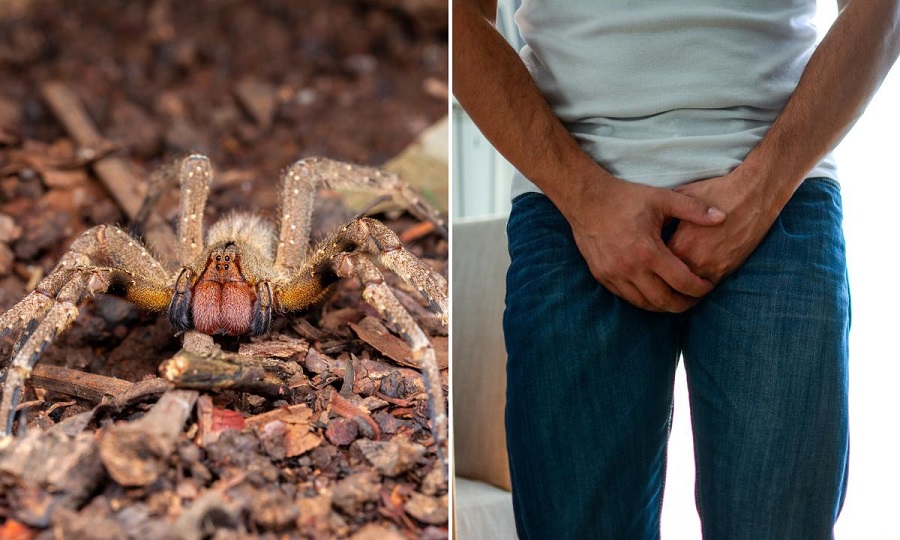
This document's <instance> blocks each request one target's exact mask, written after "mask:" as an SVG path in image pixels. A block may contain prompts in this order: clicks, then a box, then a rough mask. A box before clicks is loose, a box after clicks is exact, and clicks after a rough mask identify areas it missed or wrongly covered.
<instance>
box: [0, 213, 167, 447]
mask: <svg viewBox="0 0 900 540" xmlns="http://www.w3.org/2000/svg"><path fill="white" fill-rule="evenodd" d="M167 282H168V273H167V272H166V270H165V269H164V268H163V266H162V265H161V264H160V263H159V261H157V260H156V259H155V258H154V257H153V256H152V255H151V254H150V253H149V252H148V251H147V249H146V248H145V247H144V246H143V245H142V244H141V242H140V241H139V240H137V239H136V238H134V237H132V236H131V235H129V234H128V233H127V232H125V231H124V230H122V229H119V228H117V227H111V226H107V225H99V226H97V227H94V228H92V229H90V230H88V231H86V232H85V233H83V234H82V235H81V236H79V237H78V238H77V239H76V240H75V241H74V242H73V243H72V246H71V247H70V248H69V251H68V252H67V253H66V254H65V255H64V256H63V258H62V259H61V260H60V262H59V263H58V264H57V265H56V267H55V268H54V269H53V270H52V271H51V272H50V273H49V274H48V275H47V277H45V278H44V279H42V280H41V282H40V283H38V286H37V288H36V289H35V290H34V291H32V292H31V293H30V294H28V295H27V296H26V297H25V298H24V299H22V300H21V301H20V302H19V303H18V304H16V305H15V306H13V307H12V308H11V309H10V310H9V311H8V312H6V313H5V314H3V315H2V316H0V336H3V335H6V334H9V333H11V332H13V333H17V334H19V340H18V342H17V344H16V346H15V348H14V351H13V360H12V363H11V365H10V368H9V372H8V374H7V379H6V384H5V386H4V392H3V399H2V402H0V422H5V424H4V425H3V426H2V427H3V428H4V431H3V434H5V435H9V434H10V433H11V427H12V422H13V419H14V416H15V406H16V405H15V404H16V401H17V400H18V398H19V395H20V393H21V388H22V385H23V384H24V382H25V381H26V380H27V379H28V377H29V376H30V374H31V369H32V368H33V367H34V363H35V362H36V361H37V359H38V357H39V356H40V353H41V351H42V350H43V349H44V347H46V345H47V344H48V343H50V342H51V341H53V339H55V338H56V336H57V335H59V334H60V333H61V332H63V331H64V330H65V329H66V328H68V326H69V325H70V324H71V323H72V321H73V320H74V319H75V317H76V316H77V315H78V306H79V305H80V304H81V303H82V302H84V301H85V300H86V299H87V298H90V297H91V296H93V295H94V294H97V293H104V292H110V293H112V294H116V295H120V296H123V297H124V298H125V299H126V300H129V301H131V302H132V303H134V304H136V305H137V306H139V307H141V308H143V309H146V310H149V311H162V310H163V309H165V308H166V307H167V306H168V304H169V301H170V299H171V298H172V287H171V286H170V285H168V283H167Z"/></svg>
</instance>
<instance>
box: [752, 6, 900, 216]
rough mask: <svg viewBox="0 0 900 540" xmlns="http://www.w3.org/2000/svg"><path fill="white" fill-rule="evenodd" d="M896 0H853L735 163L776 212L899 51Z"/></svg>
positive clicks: (899, 17) (852, 118)
mask: <svg viewBox="0 0 900 540" xmlns="http://www.w3.org/2000/svg"><path fill="white" fill-rule="evenodd" d="M898 4H900V2H898V0H856V1H853V2H849V4H848V5H846V6H845V7H844V9H842V10H841V12H840V15H839V16H838V18H837V20H836V21H835V22H834V24H833V25H832V27H831V29H830V30H829V31H828V33H827V34H826V36H825V38H824V39H823V40H822V43H821V44H819V46H818V48H817V49H816V51H815V53H814V54H813V56H812V58H810V61H809V63H808V64H807V66H806V69H805V70H804V72H803V75H802V77H801V78H800V82H799V83H798V84H797V88H796V89H795V91H794V93H793V95H792V96H791V98H790V100H789V101H788V103H787V105H786V106H785V108H784V110H783V111H782V112H781V114H780V115H779V116H778V118H777V119H776V121H775V122H774V124H773V125H772V127H771V128H770V129H769V131H768V132H767V133H766V135H765V136H764V137H763V139H762V141H761V142H760V144H759V145H758V146H757V147H756V148H755V149H754V150H753V151H752V152H750V154H749V155H748V156H747V158H746V159H745V160H744V163H743V164H742V167H743V168H745V169H747V170H748V171H749V172H751V173H752V175H753V176H754V177H755V178H758V179H759V181H760V182H761V183H762V185H761V187H762V188H763V190H764V192H765V193H768V194H774V199H772V200H771V202H772V204H773V208H772V211H773V212H774V213H776V214H777V212H779V211H780V210H781V208H782V207H783V206H784V205H785V204H786V203H787V201H788V199H790V197H791V195H792V194H793V192H794V190H795V189H796V188H797V186H798V185H799V184H800V182H802V181H803V179H804V177H805V175H806V174H807V173H808V172H809V171H810V170H811V169H812V168H813V167H814V166H815V165H816V164H817V163H818V162H819V161H820V160H821V159H822V158H823V157H824V156H825V155H827V154H828V152H830V151H831V150H833V149H834V147H835V146H837V144H838V143H839V142H840V141H841V139H842V138H843V137H844V135H846V133H847V132H848V131H849V130H850V128H851V127H852V126H853V124H854V123H855V122H856V120H857V119H858V118H859V117H860V115H861V114H862V112H863V110H864V109H865V107H866V105H867V104H868V102H869V100H870V99H871V98H872V96H873V95H874V94H875V92H876V90H877V89H878V87H879V86H880V84H881V82H882V81H883V80H884V77H885V76H886V75H887V73H888V71H889V70H890V68H891V65H893V63H894V61H895V60H896V58H897V55H898V52H900V6H898Z"/></svg>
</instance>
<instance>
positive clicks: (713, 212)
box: [706, 206, 725, 219]
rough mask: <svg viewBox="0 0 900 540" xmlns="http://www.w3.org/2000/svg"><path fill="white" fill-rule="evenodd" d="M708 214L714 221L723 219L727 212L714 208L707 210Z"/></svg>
mask: <svg viewBox="0 0 900 540" xmlns="http://www.w3.org/2000/svg"><path fill="white" fill-rule="evenodd" d="M706 213H707V214H709V217H711V218H713V219H722V218H724V217H725V212H723V211H721V210H719V209H718V208H715V207H712V206H710V207H709V210H707V211H706Z"/></svg>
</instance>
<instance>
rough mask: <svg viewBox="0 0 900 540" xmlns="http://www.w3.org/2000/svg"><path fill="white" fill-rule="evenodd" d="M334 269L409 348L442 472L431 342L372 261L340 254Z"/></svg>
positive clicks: (442, 427)
mask: <svg viewBox="0 0 900 540" xmlns="http://www.w3.org/2000/svg"><path fill="white" fill-rule="evenodd" d="M334 268H335V271H336V273H337V275H338V276H340V277H356V278H357V279H359V281H360V283H362V285H363V293H362V296H363V299H364V300H365V301H366V302H368V303H369V305H371V306H372V307H374V308H375V309H376V310H377V311H378V313H379V314H380V315H381V316H382V317H384V319H385V320H387V321H388V322H389V323H390V324H391V325H392V326H393V328H394V329H395V330H397V331H398V332H399V333H400V335H401V336H402V337H403V339H404V340H406V342H407V343H408V344H409V346H410V347H411V348H412V353H413V361H415V362H416V363H417V364H418V365H419V369H421V370H422V375H423V377H424V380H425V390H426V393H427V395H428V409H429V413H430V416H431V424H432V429H433V430H434V441H435V449H436V453H437V455H438V458H439V459H440V461H441V464H442V466H443V467H444V471H445V473H446V470H447V461H446V458H445V455H446V454H445V452H444V450H445V447H446V445H447V442H448V425H447V414H446V412H445V411H446V406H445V400H444V393H443V391H442V389H441V372H440V369H439V368H438V364H437V359H436V358H435V354H434V347H432V345H431V341H429V340H428V337H426V336H425V332H423V331H422V329H421V328H419V325H418V324H416V321H415V320H414V319H413V317H412V315H410V314H409V312H408V311H406V309H405V308H404V307H403V306H402V305H400V302H399V301H398V300H397V297H396V296H394V293H393V292H391V289H390V288H389V287H388V286H387V284H386V283H385V282H384V275H382V273H381V271H380V270H378V267H376V266H375V265H374V264H373V263H372V261H370V260H369V259H367V258H366V257H365V256H363V255H362V254H360V253H341V254H339V255H338V256H337V257H335V258H334Z"/></svg>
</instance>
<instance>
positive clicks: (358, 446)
mask: <svg viewBox="0 0 900 540" xmlns="http://www.w3.org/2000/svg"><path fill="white" fill-rule="evenodd" d="M350 448H351V450H354V451H356V452H359V453H360V454H361V455H362V456H363V457H365V458H366V461H368V462H369V463H371V464H372V466H373V467H375V470H377V471H378V472H379V473H380V474H381V475H383V476H399V475H401V474H403V473H405V472H406V471H408V470H410V469H412V468H413V467H414V466H415V465H416V462H418V461H419V460H420V459H422V456H424V455H425V447H424V446H422V445H421V444H417V443H414V442H410V441H409V440H408V439H406V438H405V437H399V436H398V437H394V438H393V439H391V440H389V441H369V440H366V439H359V440H358V441H355V442H354V443H353V444H352V445H351V446H350Z"/></svg>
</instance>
